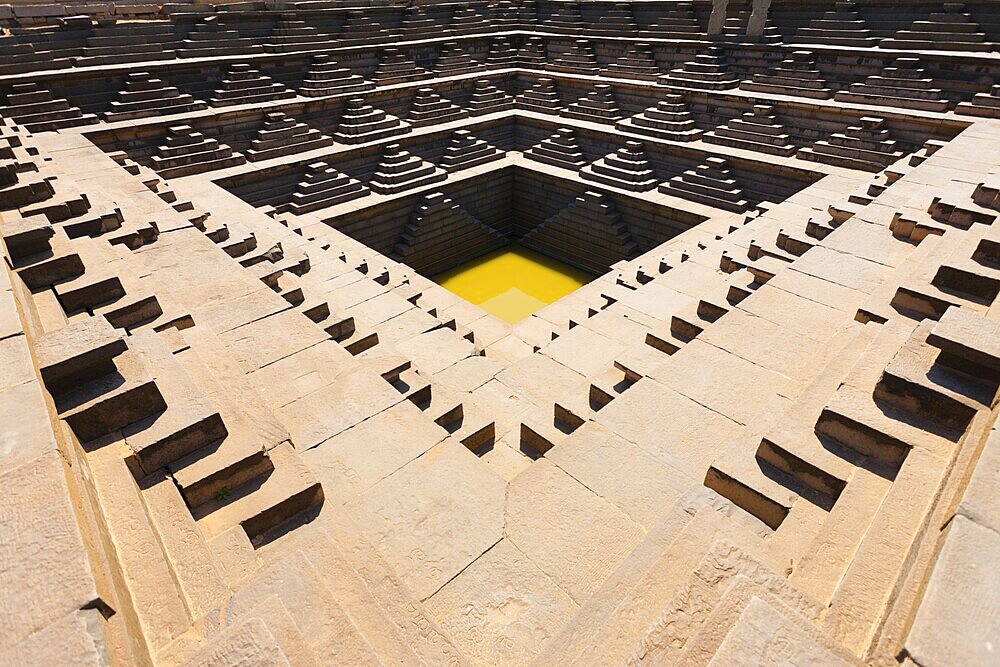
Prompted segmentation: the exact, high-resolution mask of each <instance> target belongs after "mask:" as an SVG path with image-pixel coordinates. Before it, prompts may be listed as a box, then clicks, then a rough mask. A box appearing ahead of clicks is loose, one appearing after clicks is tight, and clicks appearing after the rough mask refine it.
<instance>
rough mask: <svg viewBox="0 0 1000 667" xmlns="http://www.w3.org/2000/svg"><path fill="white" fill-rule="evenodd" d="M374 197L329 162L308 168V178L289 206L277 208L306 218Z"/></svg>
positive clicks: (296, 189)
mask: <svg viewBox="0 0 1000 667" xmlns="http://www.w3.org/2000/svg"><path fill="white" fill-rule="evenodd" d="M370 194H371V190H369V189H368V187H367V186H365V185H364V184H363V183H361V181H358V180H356V179H353V178H351V177H350V176H348V175H347V174H343V173H341V172H339V171H337V170H336V169H334V168H333V167H331V166H330V165H328V164H327V163H326V162H313V163H312V164H310V165H308V166H306V174H305V177H304V178H303V179H302V180H301V181H299V184H298V185H297V186H296V188H295V192H294V193H292V197H291V200H290V201H289V202H288V203H287V204H283V205H281V206H277V207H275V208H276V210H278V211H279V212H285V211H287V212H289V213H294V214H295V215H304V214H306V213H309V212H311V211H318V210H319V209H321V208H329V207H331V206H336V205H337V204H343V203H344V202H346V201H351V200H352V199H358V198H360V197H365V196H367V195H370Z"/></svg>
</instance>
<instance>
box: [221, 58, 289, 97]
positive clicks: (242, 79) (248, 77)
mask: <svg viewBox="0 0 1000 667" xmlns="http://www.w3.org/2000/svg"><path fill="white" fill-rule="evenodd" d="M289 97H295V91H293V90H289V89H288V88H286V87H285V85H284V84H282V83H278V82H277V81H274V80H272V79H271V77H269V76H264V75H263V74H261V73H260V72H259V71H257V70H255V69H253V68H252V67H250V65H247V64H243V63H240V64H236V65H233V66H232V67H231V68H230V69H229V73H228V74H226V76H225V78H224V79H222V86H221V87H220V88H219V89H218V90H216V91H215V92H214V93H213V94H212V98H211V99H210V100H209V103H210V104H211V105H212V106H213V107H224V106H232V105H234V104H255V103H260V102H270V101H272V100H281V99H287V98H289Z"/></svg>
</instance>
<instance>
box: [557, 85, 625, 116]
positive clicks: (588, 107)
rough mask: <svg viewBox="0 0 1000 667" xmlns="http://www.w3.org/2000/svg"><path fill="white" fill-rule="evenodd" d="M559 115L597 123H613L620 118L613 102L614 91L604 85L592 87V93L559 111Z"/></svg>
mask: <svg viewBox="0 0 1000 667" xmlns="http://www.w3.org/2000/svg"><path fill="white" fill-rule="evenodd" d="M559 115H560V116H566V117H568V118H576V119H578V120H589V121H594V122H597V123H614V122H615V121H618V120H621V117H622V115H621V112H620V111H619V110H618V104H617V103H616V102H615V93H614V89H613V88H612V87H611V86H609V85H608V84H606V83H599V84H597V85H596V86H594V89H593V90H592V91H590V92H589V93H587V94H586V95H585V96H584V97H581V98H580V99H578V100H577V101H576V102H573V103H572V104H570V105H569V106H568V107H566V108H565V109H563V110H562V111H560V112H559Z"/></svg>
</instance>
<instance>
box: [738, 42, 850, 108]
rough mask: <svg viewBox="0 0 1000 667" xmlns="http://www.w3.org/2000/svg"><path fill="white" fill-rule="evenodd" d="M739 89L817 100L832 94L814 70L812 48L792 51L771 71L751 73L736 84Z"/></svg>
mask: <svg viewBox="0 0 1000 667" xmlns="http://www.w3.org/2000/svg"><path fill="white" fill-rule="evenodd" d="M740 90H749V91H753V92H758V93H774V94H776V95H794V96H796V97H810V98H813V99H819V100H825V99H829V98H830V97H832V96H833V91H831V90H830V88H829V87H828V86H827V85H826V81H824V80H823V75H822V74H820V71H819V70H818V69H816V56H815V55H814V54H813V52H812V51H793V52H792V54H791V55H790V56H789V57H788V58H786V59H785V60H782V61H781V63H780V64H779V65H778V66H777V67H775V68H774V70H773V71H771V72H769V73H767V74H754V75H753V78H752V79H751V80H750V81H743V82H742V83H740Z"/></svg>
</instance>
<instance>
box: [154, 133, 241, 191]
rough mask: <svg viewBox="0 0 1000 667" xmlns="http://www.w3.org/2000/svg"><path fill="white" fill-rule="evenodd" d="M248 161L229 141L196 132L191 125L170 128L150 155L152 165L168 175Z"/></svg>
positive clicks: (221, 167)
mask: <svg viewBox="0 0 1000 667" xmlns="http://www.w3.org/2000/svg"><path fill="white" fill-rule="evenodd" d="M245 162H246V157H244V156H243V155H241V154H240V153H236V152H234V151H233V149H232V148H230V147H229V146H227V145H226V144H222V143H219V142H218V141H217V140H215V139H209V138H208V137H206V136H205V135H203V134H202V133H201V132H195V131H194V130H193V129H192V128H191V127H190V126H188V125H175V126H173V127H171V128H169V129H168V130H167V136H166V140H165V141H164V142H163V144H162V145H161V146H159V147H158V148H157V151H156V155H154V156H153V157H152V158H150V163H151V164H152V167H153V169H155V170H156V172H157V173H158V174H159V175H160V176H162V177H163V178H165V179H170V178H173V177H175V176H190V175H191V174H200V173H201V172H203V171H213V170H215V169H225V168H227V167H235V166H237V165H241V164H243V163H245Z"/></svg>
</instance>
